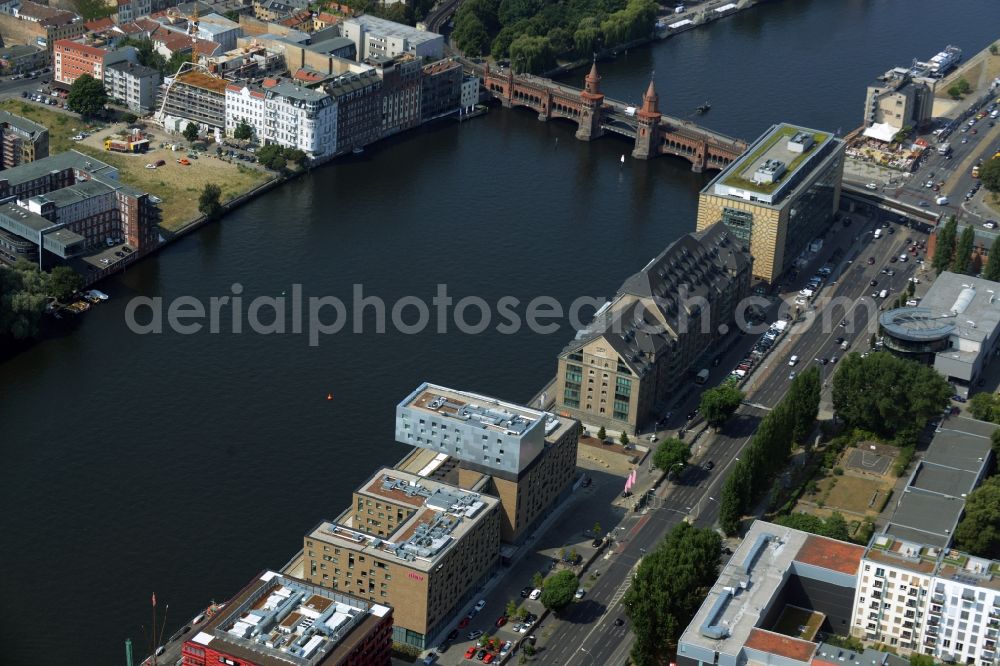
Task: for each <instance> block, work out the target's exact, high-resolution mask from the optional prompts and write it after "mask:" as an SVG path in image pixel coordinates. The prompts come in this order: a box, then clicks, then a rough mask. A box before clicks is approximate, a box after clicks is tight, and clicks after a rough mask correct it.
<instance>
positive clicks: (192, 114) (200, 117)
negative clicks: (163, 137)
mask: <svg viewBox="0 0 1000 666" xmlns="http://www.w3.org/2000/svg"><path fill="white" fill-rule="evenodd" d="M227 84H228V82H227V81H226V80H225V79H223V78H219V77H218V76H213V75H211V74H208V73H206V72H203V71H199V70H189V71H187V72H184V73H183V74H178V75H177V76H175V77H174V78H173V81H172V82H171V83H170V84H169V86H168V87H167V91H166V92H165V93H164V100H163V107H162V108H163V118H162V122H163V125H164V127H166V128H167V129H169V130H171V131H174V132H182V131H184V128H185V127H187V124H188V123H189V122H192V123H195V124H196V125H199V126H200V127H202V128H204V129H219V130H224V129H225V127H226V85H227Z"/></svg>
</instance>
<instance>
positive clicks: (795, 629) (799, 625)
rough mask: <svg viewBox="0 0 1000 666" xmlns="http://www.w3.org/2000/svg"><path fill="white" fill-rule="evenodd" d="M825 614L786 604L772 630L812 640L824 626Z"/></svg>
mask: <svg viewBox="0 0 1000 666" xmlns="http://www.w3.org/2000/svg"><path fill="white" fill-rule="evenodd" d="M824 618H825V616H824V615H823V614H822V613H817V612H815V611H811V610H806V609H805V608H799V607H798V606H785V609H784V610H783V611H781V615H780V616H779V617H778V621H777V622H775V623H774V628H773V629H772V631H774V632H776V633H779V634H783V635H785V636H792V637H794V638H801V639H803V640H807V641H811V640H813V639H814V638H815V637H816V634H817V633H818V632H819V628H820V627H821V626H823V619H824Z"/></svg>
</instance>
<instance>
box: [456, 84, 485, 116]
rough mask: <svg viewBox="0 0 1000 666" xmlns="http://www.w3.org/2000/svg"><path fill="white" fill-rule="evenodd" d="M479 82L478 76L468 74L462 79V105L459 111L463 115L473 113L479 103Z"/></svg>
mask: <svg viewBox="0 0 1000 666" xmlns="http://www.w3.org/2000/svg"><path fill="white" fill-rule="evenodd" d="M479 83H480V79H479V77H478V76H466V77H465V78H463V79H462V94H461V106H460V107H459V113H461V114H462V115H464V114H466V113H472V111H473V110H474V109H475V108H476V104H479Z"/></svg>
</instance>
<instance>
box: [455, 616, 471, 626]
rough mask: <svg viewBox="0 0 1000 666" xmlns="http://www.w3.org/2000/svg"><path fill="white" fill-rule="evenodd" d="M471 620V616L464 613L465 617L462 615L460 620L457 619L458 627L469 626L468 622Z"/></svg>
mask: <svg viewBox="0 0 1000 666" xmlns="http://www.w3.org/2000/svg"><path fill="white" fill-rule="evenodd" d="M471 620H472V618H471V617H469V616H468V615H466V616H465V617H463V618H462V619H461V620H459V621H458V628H459V629H465V628H466V627H467V626H469V622H470V621H471Z"/></svg>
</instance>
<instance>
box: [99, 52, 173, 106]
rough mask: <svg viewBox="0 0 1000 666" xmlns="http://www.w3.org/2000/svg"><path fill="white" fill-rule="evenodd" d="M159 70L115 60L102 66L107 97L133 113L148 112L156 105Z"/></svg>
mask: <svg viewBox="0 0 1000 666" xmlns="http://www.w3.org/2000/svg"><path fill="white" fill-rule="evenodd" d="M159 87H160V72H159V71H158V70H155V69H153V68H152V67H145V66H143V65H137V64H135V63H131V62H116V63H114V64H111V65H108V66H107V67H105V68H104V89H105V90H106V91H107V93H108V97H110V98H111V99H113V100H115V101H117V102H119V103H121V104H124V105H125V106H127V107H128V108H129V109H130V110H132V111H134V112H135V113H149V112H150V111H153V110H154V108H155V106H156V91H157V90H158V89H159Z"/></svg>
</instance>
